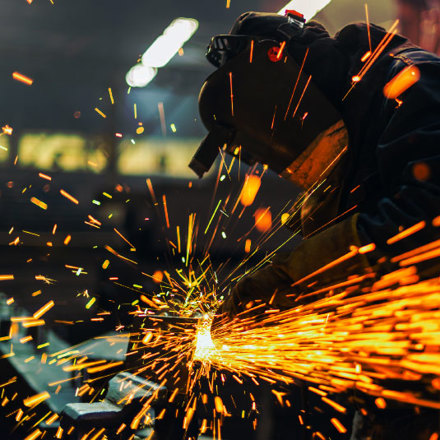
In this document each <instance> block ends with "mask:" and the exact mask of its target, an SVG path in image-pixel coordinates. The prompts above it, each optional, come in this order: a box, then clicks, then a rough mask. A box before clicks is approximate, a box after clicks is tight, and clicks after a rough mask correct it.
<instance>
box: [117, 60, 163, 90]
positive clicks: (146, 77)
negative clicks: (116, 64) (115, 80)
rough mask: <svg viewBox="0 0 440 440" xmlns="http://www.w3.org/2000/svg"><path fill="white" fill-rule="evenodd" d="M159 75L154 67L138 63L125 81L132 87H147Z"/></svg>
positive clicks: (126, 76)
mask: <svg viewBox="0 0 440 440" xmlns="http://www.w3.org/2000/svg"><path fill="white" fill-rule="evenodd" d="M156 75H157V69H155V68H154V67H148V66H144V65H143V64H136V65H135V66H133V67H132V68H131V69H130V70H129V71H128V73H127V75H125V81H126V82H127V84H128V85H129V86H130V87H145V86H146V85H147V84H148V83H150V82H151V81H152V80H153V78H154V77H155V76H156Z"/></svg>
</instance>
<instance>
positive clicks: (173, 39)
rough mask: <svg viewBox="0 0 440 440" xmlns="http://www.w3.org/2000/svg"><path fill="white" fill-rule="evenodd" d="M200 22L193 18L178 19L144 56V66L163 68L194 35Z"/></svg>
mask: <svg viewBox="0 0 440 440" xmlns="http://www.w3.org/2000/svg"><path fill="white" fill-rule="evenodd" d="M198 27H199V22H198V21H197V20H195V19H193V18H176V19H175V20H173V21H172V22H171V24H170V25H169V26H168V27H167V28H166V29H165V30H164V31H163V34H162V35H161V36H160V37H158V38H157V39H156V40H155V41H154V43H153V44H152V45H151V46H150V47H149V48H148V49H147V50H146V51H145V53H144V54H143V55H142V64H143V65H144V66H151V67H163V66H165V65H166V64H168V63H169V62H170V60H171V59H172V58H173V57H174V55H176V53H177V52H178V51H179V49H180V48H181V47H182V46H183V45H184V44H185V43H186V42H187V41H188V40H189V39H190V38H191V37H192V36H193V35H194V33H195V32H196V30H197V28H198Z"/></svg>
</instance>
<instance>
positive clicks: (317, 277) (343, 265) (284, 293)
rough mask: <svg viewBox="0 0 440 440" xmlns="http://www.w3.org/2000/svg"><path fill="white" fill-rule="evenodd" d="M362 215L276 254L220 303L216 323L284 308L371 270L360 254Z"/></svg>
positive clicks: (214, 323)
mask: <svg viewBox="0 0 440 440" xmlns="http://www.w3.org/2000/svg"><path fill="white" fill-rule="evenodd" d="M357 218H358V214H355V215H353V216H351V217H348V218H346V219H344V220H343V221H341V222H339V223H337V224H335V225H333V226H331V227H329V228H327V229H325V230H324V231H322V232H320V233H318V234H316V235H314V236H312V237H310V238H308V239H306V240H303V242H302V243H301V244H300V245H299V246H298V247H297V248H296V249H295V250H293V251H292V252H290V253H286V254H277V255H276V256H275V257H274V258H273V262H272V264H270V265H268V266H266V267H264V268H263V269H260V270H259V271H257V272H255V273H254V274H252V275H249V276H247V277H245V278H243V279H241V280H240V281H239V282H238V283H237V284H236V285H235V286H234V288H233V289H232V290H231V292H230V294H229V297H228V298H227V299H226V300H225V302H224V303H223V304H222V305H221V306H220V308H219V310H218V312H217V314H216V317H215V319H214V322H213V326H214V327H216V326H219V325H222V324H223V323H225V322H227V321H228V320H231V319H233V318H235V317H238V318H240V319H242V318H245V317H247V316H249V315H247V313H246V311H249V312H248V313H255V314H257V313H258V314H259V313H262V312H263V311H264V306H263V305H264V304H266V307H270V308H275V309H277V308H279V309H281V310H282V309H286V308H290V307H293V306H294V305H297V304H300V303H299V302H297V300H298V299H299V298H300V297H301V296H302V294H306V293H307V292H308V291H310V290H314V289H316V288H321V287H323V286H328V285H332V284H333V283H337V282H340V281H344V280H346V279H347V277H348V276H349V275H353V274H358V275H361V274H365V273H366V272H368V271H371V265H370V263H369V261H368V260H367V258H366V256H365V255H363V254H359V253H357V252H356V249H357V248H359V247H360V246H363V244H365V243H362V242H361V240H360V239H359V236H358V232H357V228H356V223H357ZM318 286H319V287H318ZM304 296H305V295H304ZM258 306H260V307H259V308H256V307H258Z"/></svg>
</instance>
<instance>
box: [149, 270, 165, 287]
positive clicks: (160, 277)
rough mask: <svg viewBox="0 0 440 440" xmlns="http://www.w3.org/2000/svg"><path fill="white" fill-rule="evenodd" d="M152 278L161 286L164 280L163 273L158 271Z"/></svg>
mask: <svg viewBox="0 0 440 440" xmlns="http://www.w3.org/2000/svg"><path fill="white" fill-rule="evenodd" d="M152 278H153V281H154V282H155V283H156V284H160V283H161V282H162V280H163V272H162V271H161V270H156V272H154V273H153V277H152Z"/></svg>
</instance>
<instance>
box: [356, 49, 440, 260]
mask: <svg viewBox="0 0 440 440" xmlns="http://www.w3.org/2000/svg"><path fill="white" fill-rule="evenodd" d="M409 57H410V58H407V57H406V56H402V57H401V59H400V60H399V59H398V60H396V62H395V63H394V68H393V70H392V71H391V76H390V79H391V78H392V77H394V76H395V75H396V74H397V73H398V72H399V71H400V70H401V69H402V68H404V67H406V65H407V64H408V63H410V62H413V63H415V64H416V66H417V67H418V69H419V71H420V79H419V81H418V82H417V83H415V84H414V85H413V86H412V87H410V88H409V89H408V90H407V91H406V92H404V93H403V94H402V95H401V96H399V97H398V101H396V100H386V103H385V115H384V117H385V118H386V120H388V121H389V122H388V124H387V126H386V128H385V131H384V132H383V134H382V136H381V138H380V139H379V142H378V145H377V148H376V161H377V167H378V170H379V174H378V178H379V179H380V181H381V186H382V187H383V188H384V195H383V196H382V197H379V198H378V200H377V201H375V203H373V204H370V205H369V207H368V208H366V209H365V210H364V211H363V212H361V213H360V215H359V219H358V225H357V229H358V232H359V234H360V236H361V237H362V240H363V241H368V242H374V243H375V244H376V248H377V250H376V255H375V256H376V257H380V256H381V255H382V256H385V257H387V258H388V260H389V259H390V258H392V257H393V256H395V255H399V254H402V253H405V252H408V251H410V250H412V249H414V248H416V247H418V246H421V245H423V244H426V243H428V242H430V241H433V240H434V239H436V238H439V233H438V228H436V227H433V226H432V220H433V219H434V218H435V217H436V216H438V215H439V214H440V59H439V58H438V57H435V56H434V55H431V54H428V53H426V52H425V51H420V50H419V51H415V52H413V54H412V55H411V54H410V55H409ZM397 58H399V57H397ZM384 99H385V98H384ZM420 222H425V226H424V227H422V229H421V230H420V231H419V232H416V233H414V234H411V235H409V236H408V237H406V238H404V239H401V240H397V241H396V242H395V243H393V242H392V241H393V240H391V242H390V240H389V239H390V238H391V237H395V236H396V235H397V234H398V233H399V232H401V231H402V230H405V229H407V228H410V227H412V226H414V225H416V224H418V223H420Z"/></svg>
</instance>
